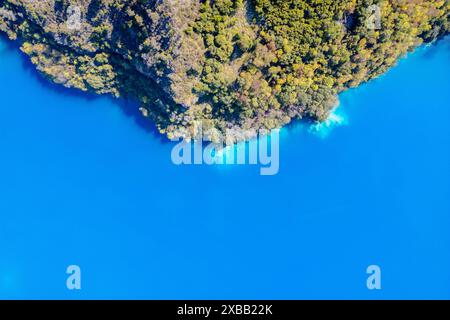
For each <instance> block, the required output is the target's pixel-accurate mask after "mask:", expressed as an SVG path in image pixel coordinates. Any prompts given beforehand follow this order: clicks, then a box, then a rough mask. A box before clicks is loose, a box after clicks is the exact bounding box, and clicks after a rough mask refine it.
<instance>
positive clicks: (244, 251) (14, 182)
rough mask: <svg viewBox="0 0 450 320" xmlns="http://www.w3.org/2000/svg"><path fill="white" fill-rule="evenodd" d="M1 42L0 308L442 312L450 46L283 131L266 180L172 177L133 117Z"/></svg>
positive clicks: (203, 171)
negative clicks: (380, 303)
mask: <svg viewBox="0 0 450 320" xmlns="http://www.w3.org/2000/svg"><path fill="white" fill-rule="evenodd" d="M1 41H2V42H0V298H32V299H38V298H44V299H46V298H57V299H60V298H69V299H78V298H88V299H90V298H126V299H129V298H137V299H142V298H150V299H151V298H158V299H164V298H166V299H169V298H183V299H195V298H200V299H203V298H207V299H216V298H234V299H240V298H245V299H261V298H263V299H280V298H281V299H295V298H325V299H329V298H344V299H346V298H357V299H375V298H386V299H392V298H403V299H407V298H426V299H428V298H438V299H442V298H447V299H448V298H450V230H449V229H450V126H449V123H450V108H449V106H450V63H449V61H450V59H449V58H450V39H447V40H445V41H442V42H440V43H439V44H438V45H437V46H431V47H428V48H422V49H420V50H419V51H417V52H416V53H414V54H412V55H409V56H408V57H407V58H406V59H404V60H402V61H401V62H400V64H399V65H398V66H397V67H395V68H394V69H392V70H391V71H390V72H389V73H388V74H387V75H385V76H383V77H381V78H379V79H377V80H375V81H372V82H370V83H369V84H366V85H363V86H361V87H360V88H358V89H353V90H350V91H348V92H346V93H344V94H343V95H342V96H341V106H340V108H339V109H338V110H337V111H336V113H337V116H336V117H335V118H334V120H335V121H330V122H329V123H328V126H322V128H315V129H317V130H315V129H312V128H310V129H306V128H304V127H303V126H300V125H296V126H292V127H290V128H289V129H283V130H282V132H281V145H280V172H279V174H278V175H275V176H265V177H264V176H260V175H259V167H256V166H227V167H223V166H221V167H211V166H206V165H203V166H175V165H173V164H172V162H171V158H170V153H171V149H172V147H173V144H172V143H168V142H165V141H164V140H163V139H161V138H160V137H159V136H158V135H157V134H155V133H154V130H153V129H152V128H151V127H149V126H147V125H145V121H142V119H140V118H139V117H138V115H137V113H135V112H129V111H128V110H130V103H126V102H120V101H114V100H112V99H109V98H107V97H96V96H92V95H86V94H81V93H78V92H76V91H71V90H66V89H62V88H60V87H58V86H55V85H52V84H49V83H48V82H47V81H45V80H44V79H43V78H42V77H41V76H39V75H37V73H36V72H35V71H34V70H33V68H32V67H31V66H30V65H29V63H28V62H27V59H26V58H24V57H22V56H21V55H20V54H19V53H18V50H17V48H15V47H13V46H12V45H11V44H9V43H6V42H5V41H4V40H1ZM73 264H74V265H79V266H80V267H81V270H82V281H81V283H82V289H81V290H79V291H69V290H67V288H66V277H67V275H66V268H67V266H69V265H73ZM372 264H375V265H379V266H380V267H381V270H382V289H381V290H378V291H377V290H374V291H371V290H368V289H367V287H366V279H367V277H368V275H367V274H366V268H367V266H369V265H372Z"/></svg>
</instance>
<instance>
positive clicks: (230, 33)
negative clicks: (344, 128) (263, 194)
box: [0, 0, 450, 141]
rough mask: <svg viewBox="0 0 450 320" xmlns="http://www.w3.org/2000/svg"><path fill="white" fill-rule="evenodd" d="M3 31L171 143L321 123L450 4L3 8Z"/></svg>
mask: <svg viewBox="0 0 450 320" xmlns="http://www.w3.org/2000/svg"><path fill="white" fill-rule="evenodd" d="M0 30H1V31H3V32H5V33H6V34H7V35H8V37H9V38H10V39H13V40H16V39H17V40H18V41H20V43H21V49H22V51H23V52H24V53H25V54H27V55H28V56H29V57H30V58H31V61H32V63H33V64H34V65H35V66H36V68H37V69H38V70H39V71H40V72H42V73H43V74H44V75H45V76H47V77H48V78H49V79H50V80H52V81H54V82H55V83H58V84H61V85H64V86H66V87H69V88H77V89H80V90H83V91H92V92H96V93H98V94H112V95H114V96H116V97H126V98H131V99H136V100H137V101H139V103H140V106H139V108H140V110H141V112H142V114H143V116H145V117H147V118H149V119H150V120H151V121H153V122H154V123H155V124H156V126H157V128H158V130H159V131H160V132H161V133H162V134H166V135H167V136H168V137H169V138H170V139H176V138H192V137H195V134H196V132H195V131H196V130H195V129H196V127H197V126H198V124H199V123H201V125H202V128H203V133H204V134H205V133H206V134H207V136H208V138H209V139H210V140H213V141H214V140H217V139H220V138H219V137H221V136H223V133H225V132H228V133H230V132H232V133H233V139H235V140H236V141H237V140H245V139H247V138H250V137H252V136H254V135H256V133H257V132H258V131H260V130H263V131H264V130H265V131H268V130H271V129H274V128H279V127H282V126H284V125H286V124H288V123H290V122H291V121H293V120H297V119H303V120H306V121H316V122H317V121H318V122H320V121H324V120H326V119H327V117H328V116H329V114H330V112H331V110H332V109H333V108H334V107H335V106H336V105H337V94H339V93H340V92H342V91H344V90H346V89H348V88H351V87H355V86H358V85H359V84H361V83H362V82H365V81H368V80H370V79H372V78H374V77H377V76H378V75H380V74H382V73H384V72H386V71H387V70H388V69H389V68H390V67H392V66H393V65H395V63H396V61H397V60H398V59H399V58H400V57H401V56H403V55H405V54H406V53H407V52H408V51H412V50H413V49H414V48H416V47H417V46H420V45H422V44H423V43H431V42H433V41H435V40H437V39H440V38H442V37H444V36H445V35H447V34H448V33H449V31H450V1H449V0H442V1H436V0H341V1H335V0H247V1H246V0H215V1H200V0H150V1H139V0H73V1H69V0H39V1H38V0H0Z"/></svg>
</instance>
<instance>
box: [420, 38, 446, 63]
mask: <svg viewBox="0 0 450 320" xmlns="http://www.w3.org/2000/svg"><path fill="white" fill-rule="evenodd" d="M428 46H429V47H428V50H426V51H425V53H424V54H423V57H424V58H426V59H432V58H433V57H434V56H435V55H436V54H437V53H438V52H442V48H444V51H445V52H447V53H448V54H449V55H450V35H448V36H446V37H444V38H442V39H439V40H437V41H435V42H433V43H431V44H429V45H428Z"/></svg>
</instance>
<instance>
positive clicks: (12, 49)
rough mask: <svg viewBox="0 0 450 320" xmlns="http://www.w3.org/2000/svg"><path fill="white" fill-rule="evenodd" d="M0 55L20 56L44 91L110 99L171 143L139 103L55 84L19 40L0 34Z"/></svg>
mask: <svg viewBox="0 0 450 320" xmlns="http://www.w3.org/2000/svg"><path fill="white" fill-rule="evenodd" d="M0 43H1V46H0V53H2V52H8V53H13V54H18V55H19V56H20V60H21V64H22V67H23V69H24V70H25V71H26V73H27V75H29V76H30V77H32V78H33V80H36V81H37V83H38V84H39V86H41V88H43V89H44V90H50V91H53V92H55V93H57V94H58V95H63V96H65V97H67V98H76V99H81V100H83V101H85V102H87V103H89V102H92V101H95V100H97V99H105V98H106V99H108V100H110V101H111V104H114V105H115V106H118V107H119V108H120V110H121V111H122V112H123V113H124V114H125V115H126V116H127V117H129V118H132V119H133V122H134V123H135V124H136V125H138V126H139V127H140V128H141V129H142V130H144V131H145V132H146V133H148V134H150V135H151V136H152V138H153V139H156V140H157V141H159V142H160V144H165V143H170V142H171V141H170V140H169V139H168V138H167V137H166V136H165V135H163V134H161V133H160V132H159V131H158V129H157V128H156V125H155V123H154V122H153V121H151V120H149V119H148V118H145V117H144V116H143V115H142V113H141V111H140V110H139V102H138V101H136V100H132V99H127V98H115V97H113V96H112V95H110V94H108V95H106V94H105V95H99V94H96V93H93V92H86V91H82V90H80V89H76V88H67V87H64V86H63V85H60V84H57V83H54V82H53V81H52V80H51V79H49V78H47V77H46V76H45V75H44V74H42V73H41V72H39V71H38V70H37V69H36V66H35V65H34V64H33V63H32V62H31V60H30V57H28V56H27V55H26V54H24V53H23V52H22V51H21V50H20V46H21V43H20V41H19V40H17V41H11V40H10V39H8V38H7V37H6V36H5V35H4V34H0Z"/></svg>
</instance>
